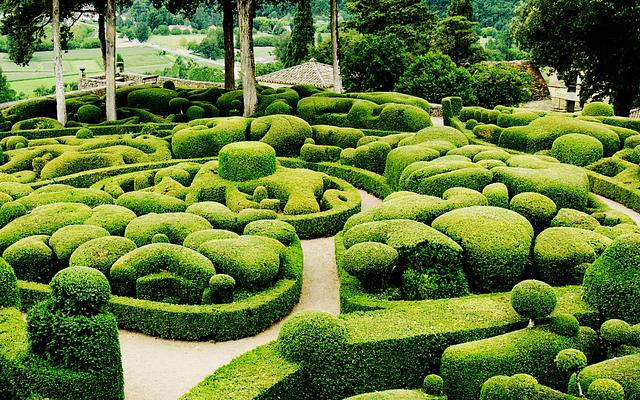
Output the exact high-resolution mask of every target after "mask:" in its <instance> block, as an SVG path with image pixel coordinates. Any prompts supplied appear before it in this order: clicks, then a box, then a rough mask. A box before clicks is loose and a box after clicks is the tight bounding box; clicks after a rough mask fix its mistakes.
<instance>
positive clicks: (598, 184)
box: [585, 169, 640, 212]
mask: <svg viewBox="0 0 640 400" xmlns="http://www.w3.org/2000/svg"><path fill="white" fill-rule="evenodd" d="M585 171H586V172H587V176H588V177H589V183H590V184H591V191H592V192H593V193H596V194H599V195H600V196H604V197H606V198H607V199H610V200H613V201H615V202H618V203H620V204H622V205H625V206H627V207H629V208H630V209H632V210H634V211H636V212H640V190H637V189H634V188H632V187H629V186H626V185H625V184H623V183H621V182H617V181H616V179H615V178H610V177H608V176H605V175H602V174H599V173H597V172H594V171H589V170H587V169H585Z"/></svg>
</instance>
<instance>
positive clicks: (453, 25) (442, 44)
mask: <svg viewBox="0 0 640 400" xmlns="http://www.w3.org/2000/svg"><path fill="white" fill-rule="evenodd" d="M475 25H476V24H475V23H474V22H471V21H469V20H468V19H466V18H465V17H460V16H455V17H447V18H445V19H442V20H440V22H438V25H437V27H436V30H435V33H434V40H433V48H434V50H436V51H440V52H442V53H444V54H446V55H448V56H449V57H451V59H452V60H453V62H455V63H456V64H458V65H465V64H474V63H476V62H479V61H482V60H483V59H484V52H483V50H482V47H481V46H480V38H479V37H478V35H477V34H476V33H475V32H474V30H473V27H474V26H475Z"/></svg>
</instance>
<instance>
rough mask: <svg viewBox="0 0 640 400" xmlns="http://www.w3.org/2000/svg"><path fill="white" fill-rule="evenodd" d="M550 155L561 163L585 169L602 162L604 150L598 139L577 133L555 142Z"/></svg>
mask: <svg viewBox="0 0 640 400" xmlns="http://www.w3.org/2000/svg"><path fill="white" fill-rule="evenodd" d="M549 154H550V155H552V156H553V157H555V158H557V159H558V160H560V162H563V163H567V164H573V165H577V166H579V167H584V166H586V165H589V164H593V163H594V162H596V161H598V160H600V159H601V158H602V156H603V155H604V148H603V147H602V143H600V141H599V140H598V139H596V138H594V137H591V136H587V135H582V134H578V133H576V134H568V135H564V136H560V137H559V138H557V139H556V140H554V141H553V145H552V146H551V152H550V153H549Z"/></svg>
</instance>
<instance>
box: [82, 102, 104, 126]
mask: <svg viewBox="0 0 640 400" xmlns="http://www.w3.org/2000/svg"><path fill="white" fill-rule="evenodd" d="M76 115H77V118H78V121H80V122H83V123H85V124H97V123H98V122H100V118H101V117H102V110H101V109H100V107H97V106H94V105H93V104H85V105H84V106H82V107H80V108H79V109H78V112H77V114H76Z"/></svg>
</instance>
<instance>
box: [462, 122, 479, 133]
mask: <svg viewBox="0 0 640 400" xmlns="http://www.w3.org/2000/svg"><path fill="white" fill-rule="evenodd" d="M478 124H479V122H478V121H476V120H475V119H470V120H468V121H467V122H466V123H465V124H464V127H465V128H466V129H469V130H470V131H471V130H473V128H475V127H476V126H478Z"/></svg>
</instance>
